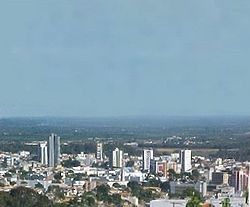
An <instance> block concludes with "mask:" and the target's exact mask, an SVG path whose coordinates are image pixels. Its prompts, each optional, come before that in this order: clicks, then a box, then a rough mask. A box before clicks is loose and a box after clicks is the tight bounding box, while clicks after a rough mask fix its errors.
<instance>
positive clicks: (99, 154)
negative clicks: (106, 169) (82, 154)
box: [96, 142, 103, 161]
mask: <svg viewBox="0 0 250 207" xmlns="http://www.w3.org/2000/svg"><path fill="white" fill-rule="evenodd" d="M102 153H103V145H102V143H100V142H97V144H96V159H97V160H98V161H103V154H102Z"/></svg>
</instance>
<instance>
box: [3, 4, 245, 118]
mask: <svg viewBox="0 0 250 207" xmlns="http://www.w3.org/2000/svg"><path fill="white" fill-rule="evenodd" d="M249 11H250V1H247V0H237V1H235V0H206V1H201V0H196V1H193V0H188V1H187V0H183V1H177V0H169V1H168V0H151V1H148V0H140V1H139V0H138V1H137V0H122V1H119V0H105V1H100V0H99V1H97V0H74V1H69V0H54V1H51V0H40V1H32V0H9V1H1V2H0V26H1V30H0V55H1V56H0V57H1V58H0V95H1V98H0V116H45V115H50V116H87V117H89V116H120V115H126V116H127V115H216V114H218V115H221V114H230V115H232V114H240V115H244V114H245V115H250V68H249V62H250V12H249Z"/></svg>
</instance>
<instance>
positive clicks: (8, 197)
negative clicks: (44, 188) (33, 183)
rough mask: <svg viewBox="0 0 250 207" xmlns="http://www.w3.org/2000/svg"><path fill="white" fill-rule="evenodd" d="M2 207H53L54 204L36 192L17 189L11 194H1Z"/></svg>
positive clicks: (0, 205) (22, 188)
mask: <svg viewBox="0 0 250 207" xmlns="http://www.w3.org/2000/svg"><path fill="white" fill-rule="evenodd" d="M0 207H53V205H52V202H51V201H50V200H49V199H48V198H47V197H46V196H43V195H40V194H38V193H37V192H36V191H34V190H32V189H29V188H25V187H17V188H14V189H12V190H11V191H10V193H5V192H0Z"/></svg>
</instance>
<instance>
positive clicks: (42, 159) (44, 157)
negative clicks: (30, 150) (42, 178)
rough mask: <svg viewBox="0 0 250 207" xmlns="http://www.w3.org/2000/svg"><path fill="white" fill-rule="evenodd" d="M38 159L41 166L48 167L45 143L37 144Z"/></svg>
mask: <svg viewBox="0 0 250 207" xmlns="http://www.w3.org/2000/svg"><path fill="white" fill-rule="evenodd" d="M39 158H40V162H41V164H43V165H48V147H47V142H41V143H40V144H39Z"/></svg>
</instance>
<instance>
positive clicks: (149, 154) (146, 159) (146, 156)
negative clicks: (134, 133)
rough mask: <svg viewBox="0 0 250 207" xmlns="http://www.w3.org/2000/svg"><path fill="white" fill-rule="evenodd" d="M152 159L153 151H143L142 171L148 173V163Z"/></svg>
mask: <svg viewBox="0 0 250 207" xmlns="http://www.w3.org/2000/svg"><path fill="white" fill-rule="evenodd" d="M152 159H154V151H153V149H144V150H143V170H147V171H148V172H149V171H150V165H151V164H150V162H151V160H152Z"/></svg>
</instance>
